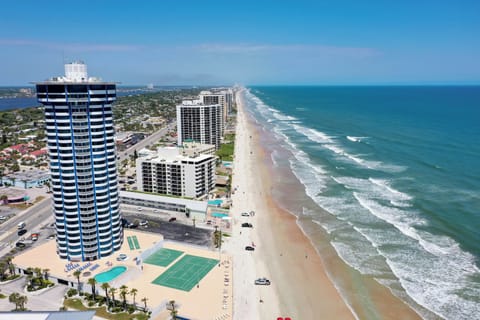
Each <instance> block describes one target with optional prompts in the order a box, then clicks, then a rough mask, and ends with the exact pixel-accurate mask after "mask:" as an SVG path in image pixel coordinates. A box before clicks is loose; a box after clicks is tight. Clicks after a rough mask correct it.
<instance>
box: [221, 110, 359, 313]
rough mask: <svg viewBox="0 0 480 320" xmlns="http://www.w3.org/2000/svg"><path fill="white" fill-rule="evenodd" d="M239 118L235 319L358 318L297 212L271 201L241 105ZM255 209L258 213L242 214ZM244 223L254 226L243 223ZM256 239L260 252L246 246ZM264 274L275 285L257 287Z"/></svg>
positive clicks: (235, 179) (228, 247)
mask: <svg viewBox="0 0 480 320" xmlns="http://www.w3.org/2000/svg"><path fill="white" fill-rule="evenodd" d="M237 121H238V122H237V136H236V150H235V167H234V175H233V183H232V186H233V188H236V191H235V193H234V194H233V195H232V200H233V210H232V212H233V216H234V217H235V224H234V231H233V232H234V237H233V238H232V239H231V240H230V241H229V242H228V243H227V244H226V246H225V248H226V250H228V251H229V252H230V253H231V254H233V255H234V279H235V280H234V318H235V319H269V318H270V319H273V318H276V317H291V318H292V319H316V318H318V317H324V318H326V319H353V318H354V316H353V314H352V313H351V311H350V310H349V308H348V307H347V305H346V304H345V303H344V301H343V300H342V298H341V297H340V295H339V293H338V292H337V290H336V289H335V287H334V285H333V284H332V282H331V281H330V280H329V279H328V277H327V275H326V273H325V272H324V270H323V267H322V263H321V261H320V259H319V257H318V255H317V254H316V252H315V250H314V249H313V247H312V246H311V244H310V243H309V241H308V239H307V238H306V237H305V235H304V234H303V233H302V232H301V230H300V229H299V228H298V226H297V225H296V223H295V217H293V216H292V215H290V214H288V213H286V212H284V211H283V210H281V209H280V208H279V207H278V206H276V205H275V203H273V201H272V200H271V198H270V195H269V192H270V180H269V178H268V174H269V172H268V170H266V168H264V165H263V160H262V158H263V155H262V154H261V149H260V148H259V147H258V145H257V144H256V138H255V133H254V132H253V131H252V128H251V127H250V125H249V123H248V120H247V118H246V115H245V114H244V109H243V108H242V106H239V110H238V120H237ZM250 211H254V212H255V215H254V216H253V217H242V216H241V213H242V212H250ZM243 222H251V223H252V224H253V226H254V227H253V228H242V227H241V223H243ZM252 244H253V245H254V246H255V251H254V252H249V251H245V246H247V245H252ZM259 277H266V278H268V279H270V281H271V283H272V284H271V285H270V286H255V285H254V280H255V279H256V278H259Z"/></svg>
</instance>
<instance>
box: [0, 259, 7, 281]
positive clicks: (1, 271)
mask: <svg viewBox="0 0 480 320" xmlns="http://www.w3.org/2000/svg"><path fill="white" fill-rule="evenodd" d="M7 270H8V264H7V263H6V262H4V261H1V262H0V281H3V280H5V278H6V277H7V276H6V274H5V273H6V272H7Z"/></svg>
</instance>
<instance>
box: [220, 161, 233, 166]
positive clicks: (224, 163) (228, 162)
mask: <svg viewBox="0 0 480 320" xmlns="http://www.w3.org/2000/svg"><path fill="white" fill-rule="evenodd" d="M222 163H223V166H224V167H225V168H231V167H232V162H231V161H222Z"/></svg>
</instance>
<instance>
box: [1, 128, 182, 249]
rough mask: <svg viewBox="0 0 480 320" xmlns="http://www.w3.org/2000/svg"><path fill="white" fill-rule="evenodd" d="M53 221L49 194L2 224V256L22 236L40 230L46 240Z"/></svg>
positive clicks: (155, 137)
mask: <svg viewBox="0 0 480 320" xmlns="http://www.w3.org/2000/svg"><path fill="white" fill-rule="evenodd" d="M175 126H176V122H171V123H169V124H168V125H167V126H166V127H164V128H162V129H160V130H158V131H156V132H155V133H153V134H151V135H150V136H148V137H147V138H145V139H143V140H141V141H140V142H138V143H137V144H135V145H133V146H132V147H130V148H129V149H127V150H126V151H123V152H121V153H120V155H119V157H120V159H119V160H117V161H122V160H124V159H126V158H127V157H128V156H129V155H130V154H133V152H134V151H135V150H140V149H142V148H145V147H146V146H147V145H150V144H152V143H156V142H157V141H158V140H160V138H162V137H163V136H164V135H165V134H166V133H167V132H168V131H169V130H171V129H173V128H175ZM22 221H24V222H25V224H26V226H25V229H26V230H28V231H27V233H25V234H24V235H22V236H18V234H17V232H18V228H17V226H18V224H19V223H20V222H22ZM52 222H54V218H53V214H52V206H51V196H50V195H49V196H48V197H47V198H46V199H44V200H42V201H41V202H39V203H37V204H35V205H34V206H32V207H30V208H28V209H27V210H25V211H22V212H20V213H19V214H17V215H15V216H14V217H13V218H10V219H9V220H7V221H5V222H4V223H3V224H1V225H0V257H1V256H3V255H5V254H7V253H8V252H9V251H10V249H11V248H12V247H14V246H15V243H16V242H17V241H19V240H21V239H22V238H23V239H27V238H28V237H29V236H30V234H31V233H33V232H40V237H39V240H38V242H41V240H44V239H45V238H46V237H47V236H49V235H50V234H54V233H55V229H54V228H51V227H48V226H49V225H50V224H51V223H52Z"/></svg>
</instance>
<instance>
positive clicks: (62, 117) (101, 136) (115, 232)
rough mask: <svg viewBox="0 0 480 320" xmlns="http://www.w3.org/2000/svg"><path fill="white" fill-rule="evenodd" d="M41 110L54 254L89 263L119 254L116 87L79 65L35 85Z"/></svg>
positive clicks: (67, 68) (70, 64)
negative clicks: (54, 230) (113, 108)
mask: <svg viewBox="0 0 480 320" xmlns="http://www.w3.org/2000/svg"><path fill="white" fill-rule="evenodd" d="M36 87H37V99H38V101H39V102H40V103H42V104H43V105H44V106H45V122H46V134H47V139H48V154H49V157H50V171H51V176H52V180H51V181H52V190H53V211H54V215H55V225H56V230H57V253H58V255H59V256H60V258H62V259H68V260H75V261H76V260H79V261H86V260H95V259H100V258H102V257H106V256H109V255H111V254H112V253H113V252H115V251H117V250H119V249H120V247H121V245H122V242H123V230H122V225H121V217H120V212H119V194H118V182H117V171H116V170H117V168H116V151H115V141H114V127H113V114H112V104H113V102H115V100H116V85H115V83H112V82H102V81H101V80H99V79H96V78H88V75H87V66H86V65H85V64H84V63H83V62H73V63H69V64H66V65H65V76H64V77H54V78H52V79H50V80H47V81H44V82H39V83H37V84H36Z"/></svg>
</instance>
